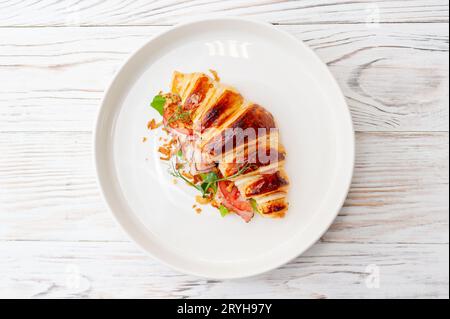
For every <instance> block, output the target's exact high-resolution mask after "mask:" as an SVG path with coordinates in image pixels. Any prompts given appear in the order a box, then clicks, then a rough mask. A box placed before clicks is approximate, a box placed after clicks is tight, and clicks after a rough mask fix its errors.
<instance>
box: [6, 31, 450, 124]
mask: <svg viewBox="0 0 450 319" xmlns="http://www.w3.org/2000/svg"><path fill="white" fill-rule="evenodd" d="M280 28H281V29H284V30H286V31H288V32H290V33H292V34H294V35H295V36H296V37H297V38H299V39H301V40H304V41H305V42H306V43H307V44H308V45H310V46H311V47H312V48H313V49H314V50H315V51H316V52H317V53H318V55H319V56H320V58H321V59H322V60H323V61H324V62H326V63H328V65H329V66H330V69H331V72H332V73H333V74H334V76H335V77H336V78H337V80H338V82H339V84H340V86H341V87H342V89H343V91H344V94H345V95H346V96H347V100H348V103H349V106H350V108H351V111H352V114H353V118H354V122H355V128H356V130H358V131H448V128H449V120H448V118H449V116H448V103H449V98H448V97H449V91H448V71H449V66H448V25H447V24H386V25H382V26H381V27H380V28H367V27H366V26H364V25H314V26H283V27H280ZM166 29H167V28H166V27H119V28H31V29H29V28H12V29H9V28H7V29H4V28H3V29H2V28H0V48H1V53H0V78H2V79H8V80H7V81H3V82H2V86H1V87H0V131H90V130H91V129H92V125H93V122H94V118H95V114H96V111H97V108H98V105H99V103H100V99H101V97H102V94H103V90H104V89H105V87H106V85H107V83H108V82H109V81H110V80H111V78H112V76H113V74H114V72H115V70H116V69H117V68H118V67H119V65H120V64H121V63H122V62H123V61H124V59H125V58H126V57H127V56H128V55H129V54H130V53H131V52H132V51H134V50H135V49H136V48H138V47H139V46H140V45H141V44H143V43H144V42H145V41H146V40H148V39H149V38H150V37H151V36H153V35H155V34H157V33H158V32H160V31H162V30H166Z"/></svg>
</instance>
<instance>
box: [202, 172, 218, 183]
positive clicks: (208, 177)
mask: <svg viewBox="0 0 450 319" xmlns="http://www.w3.org/2000/svg"><path fill="white" fill-rule="evenodd" d="M202 178H203V177H202ZM218 179H219V176H217V174H216V173H215V172H209V173H208V174H206V176H205V177H204V178H203V181H204V182H207V183H215V182H217V180H218Z"/></svg>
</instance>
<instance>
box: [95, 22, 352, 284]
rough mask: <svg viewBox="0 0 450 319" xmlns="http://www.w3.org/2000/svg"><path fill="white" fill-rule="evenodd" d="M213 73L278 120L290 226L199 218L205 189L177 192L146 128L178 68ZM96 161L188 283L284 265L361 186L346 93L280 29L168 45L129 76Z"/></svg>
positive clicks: (131, 225)
mask: <svg viewBox="0 0 450 319" xmlns="http://www.w3.org/2000/svg"><path fill="white" fill-rule="evenodd" d="M208 69H214V70H216V71H217V72H218V73H219V75H220V77H221V79H222V82H223V83H226V84H229V85H232V86H234V87H236V88H237V89H238V90H239V91H240V92H241V93H242V94H243V95H244V96H245V97H246V98H247V99H249V100H252V101H254V102H257V103H259V104H261V105H263V106H264V107H266V108H267V109H268V110H269V111H270V112H272V113H273V115H274V116H275V119H276V120H277V123H278V126H279V128H280V134H281V140H282V142H283V143H284V145H285V147H286V149H287V154H288V158H287V165H286V169H287V172H288V174H289V176H290V180H291V183H292V185H291V189H290V196H289V201H290V209H289V211H288V214H287V216H286V218H284V219H281V220H273V219H264V218H261V217H259V216H255V218H254V219H253V220H252V221H251V222H250V223H249V224H246V223H244V222H243V221H242V220H241V219H240V218H239V217H237V216H235V215H229V216H227V217H226V218H222V217H221V216H220V214H219V213H218V211H217V210H215V209H214V208H212V207H207V208H204V209H203V212H202V214H199V215H198V214H196V213H195V212H194V210H193V209H192V205H193V204H194V203H195V200H194V195H195V191H194V190H193V189H191V188H190V187H188V186H187V185H185V184H183V183H178V184H176V185H174V184H173V182H172V181H173V178H172V177H171V176H169V174H168V173H167V166H166V164H165V163H164V162H161V161H160V160H159V154H158V152H157V151H156V150H155V148H156V147H157V138H156V136H157V133H154V132H153V133H152V132H149V131H148V130H147V128H146V124H147V122H148V121H149V120H150V119H152V118H159V115H158V114H157V113H156V111H154V110H153V109H151V108H150V107H149V104H150V102H151V100H152V98H153V96H154V95H156V94H157V93H158V92H159V91H160V90H163V91H168V90H169V85H170V80H171V76H172V72H173V71H174V70H178V71H181V72H195V71H197V72H198V71H202V72H207V71H208ZM144 136H147V137H148V141H147V142H146V143H143V142H142V139H143V137H144ZM95 159H96V168H97V173H98V179H99V182H100V186H101V189H102V191H103V195H104V197H105V199H106V202H107V203H108V205H109V207H110V209H111V211H112V212H113V214H114V216H115V217H116V219H117V220H118V221H119V223H120V224H121V225H122V227H123V228H124V229H125V231H126V232H127V233H128V234H129V235H130V236H131V238H132V239H134V240H135V241H136V242H137V243H138V244H139V245H140V246H141V247H142V248H144V250H145V251H147V252H148V253H150V254H151V255H152V256H153V257H154V258H157V259H158V260H160V261H162V262H164V263H166V264H167V265H170V266H171V267H173V268H175V269H177V270H179V271H182V272H185V273H189V274H194V275H198V276H202V277H208V278H217V279H223V278H237V277H247V276H252V275H256V274H260V273H263V272H265V271H268V270H271V269H274V268H276V267H279V266H281V265H283V264H284V263H286V262H288V261H290V260H291V259H293V258H295V257H296V256H298V255H300V254H301V253H303V252H304V251H305V250H306V249H308V247H310V246H311V245H312V244H314V243H315V242H316V241H317V240H318V239H319V238H320V236H321V235H322V234H323V233H324V232H325V231H326V230H327V229H328V227H329V226H330V225H331V223H332V222H333V220H334V218H335V217H336V215H337V213H338V212H339V210H340V208H341V206H342V204H343V202H344V200H345V198H346V195H347V192H348V189H349V186H350V182H351V177H352V172H353V162H354V134H353V129H352V121H351V117H350V114H349V110H348V108H347V105H346V103H345V100H344V97H343V95H342V93H341V91H340V89H339V87H338V86H337V84H336V82H335V81H334V79H333V77H332V76H331V74H330V73H329V71H328V69H327V68H326V66H325V65H324V64H323V63H322V62H321V61H320V60H319V59H318V58H317V57H316V56H315V54H314V53H313V52H312V51H311V50H310V49H308V48H307V47H306V46H305V45H304V44H303V43H301V42H299V41H298V40H296V39H295V38H294V37H292V36H290V35H289V34H286V33H284V32H281V31H279V30H277V29H276V28H275V27H273V26H271V25H266V24H263V23H259V22H252V21H248V20H242V19H214V20H212V19H211V20H202V21H196V22H191V23H188V24H184V25H180V26H178V27H175V28H173V29H171V30H170V31H168V32H165V33H163V34H161V35H159V36H158V37H156V38H154V39H152V40H151V41H149V42H148V43H147V44H146V45H145V46H144V47H142V48H141V49H140V50H138V51H137V52H136V53H135V54H134V55H133V56H132V57H131V58H130V59H129V60H128V61H127V62H126V63H125V65H124V66H123V67H122V68H121V69H120V71H119V72H118V74H117V75H116V77H115V78H114V80H113V81H112V83H111V85H110V87H109V89H108V91H107V93H106V95H105V97H104V100H103V102H102V106H101V109H100V112H99V115H98V121H97V126H96V134H95Z"/></svg>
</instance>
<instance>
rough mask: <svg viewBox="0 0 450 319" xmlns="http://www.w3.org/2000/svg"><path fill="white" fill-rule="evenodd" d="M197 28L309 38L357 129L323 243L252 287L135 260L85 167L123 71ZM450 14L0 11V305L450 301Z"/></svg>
mask: <svg viewBox="0 0 450 319" xmlns="http://www.w3.org/2000/svg"><path fill="white" fill-rule="evenodd" d="M205 16H208V17H223V16H243V17H249V18H252V19H257V20H261V21H266V22H271V23H273V24H276V25H277V27H278V28H280V29H282V30H285V31H287V32H289V33H291V34H293V35H294V36H295V37H297V38H298V39H300V40H303V41H305V42H306V44H307V45H309V46H310V47H311V48H313V50H314V51H315V52H316V53H317V54H318V55H319V57H320V58H321V59H322V60H323V61H324V62H325V63H327V64H328V66H329V68H330V70H331V72H332V73H333V75H334V76H335V77H336V79H337V80H338V82H339V85H340V86H341V88H342V90H343V92H344V94H345V96H346V98H347V101H348V104H349V107H350V109H351V111H352V115H353V119H354V122H355V128H356V130H357V131H358V132H359V133H357V157H356V167H355V176H354V179H353V183H352V188H351V190H350V193H349V196H348V199H347V200H346V202H345V205H344V207H343V209H342V211H341V212H340V214H339V216H338V217H337V219H336V220H335V222H334V224H333V225H332V227H331V228H330V230H329V231H328V232H327V233H326V234H325V235H324V236H323V238H322V239H321V240H320V242H319V243H317V244H316V245H314V246H313V248H311V249H310V250H309V251H308V252H307V253H306V254H305V255H303V256H302V257H299V258H297V259H296V260H294V261H293V262H291V263H289V264H287V265H285V266H283V267H282V268H280V269H277V270H275V271H272V272H269V273H267V274H265V275H262V276H258V277H255V278H250V279H245V280H233V281H214V280H203V279H198V278H195V277H191V276H187V275H183V274H180V273H177V272H174V271H172V270H170V269H169V268H168V267H166V266H164V265H162V264H160V263H159V262H157V261H155V260H152V259H151V258H149V257H147V256H146V255H145V254H143V253H142V252H141V251H140V250H139V249H138V248H137V247H136V246H135V245H134V244H133V243H131V242H129V241H128V239H127V238H126V236H125V235H124V234H123V232H122V231H121V230H120V228H119V227H118V226H117V225H116V224H115V222H114V221H113V219H112V217H111V215H110V213H109V212H108V210H107V208H106V206H105V204H104V203H103V202H102V200H101V198H100V193H99V189H98V186H97V184H96V180H95V175H94V169H93V163H92V152H91V147H92V145H91V140H92V134H91V131H92V126H93V122H94V118H95V114H96V112H97V110H98V107H99V103H100V99H101V97H102V95H103V91H104V89H105V87H106V86H107V84H108V82H109V81H110V80H111V78H112V76H113V75H114V73H115V71H116V70H117V69H118V67H119V66H120V65H121V64H122V62H123V61H124V60H125V58H126V57H128V56H129V54H130V53H131V52H133V51H134V50H136V49H137V48H138V47H139V46H140V45H142V44H143V43H145V42H146V41H147V40H148V39H149V38H150V37H152V36H154V35H156V34H158V33H159V32H161V31H163V30H167V29H168V28H169V27H170V26H171V25H173V24H175V23H178V22H184V21H187V20H190V19H193V18H202V17H205ZM448 16H449V1H448V0H383V1H374V0H354V1H338V0H294V1H288V0H227V1H216V0H155V1H147V0H108V1H103V0H61V1H54V0H40V1H35V0H4V1H0V80H1V86H0V298H13V297H20V298H52V297H58V298H61V297H81V298H84V297H85V298H120V297H127V298H155V297H161V298H195V297H198V298H208V297H209V298H230V297H234V298H270V297H277V298H283V297H284V298H399V297H402V298H448V297H449V202H448V192H449V162H448V159H449V135H448V131H449V110H448V104H449V89H448V86H449V76H448V72H449V64H448V51H449V48H448V46H449V44H448V43H449V42H448V38H449V31H448V21H449V18H448ZM79 26H82V27H79ZM143 103H147V101H143ZM373 270H375V271H377V270H379V274H380V287H379V288H372V289H371V288H370V287H369V286H367V282H369V281H370V279H371V278H373V277H372V276H371V274H370V272H371V271H373Z"/></svg>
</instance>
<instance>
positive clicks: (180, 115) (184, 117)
mask: <svg viewBox="0 0 450 319" xmlns="http://www.w3.org/2000/svg"><path fill="white" fill-rule="evenodd" d="M179 120H181V121H182V122H184V123H186V122H189V121H190V120H191V113H190V112H188V111H183V108H182V107H181V105H178V108H177V111H176V112H175V113H173V114H172V116H171V117H170V118H169V120H168V121H167V124H172V123H173V122H176V121H179Z"/></svg>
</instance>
